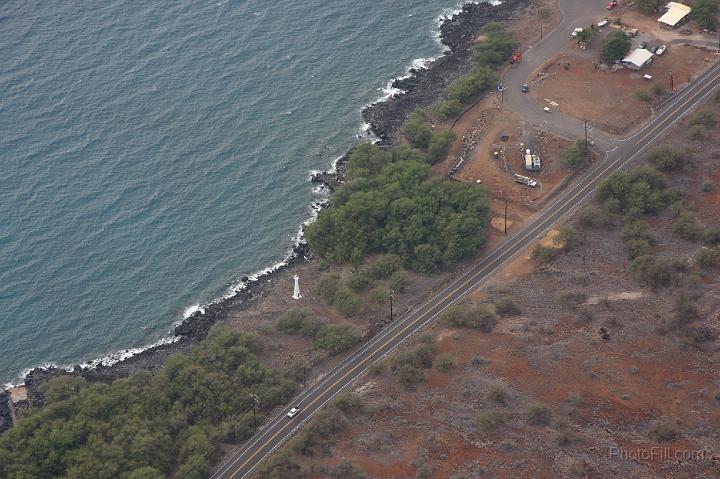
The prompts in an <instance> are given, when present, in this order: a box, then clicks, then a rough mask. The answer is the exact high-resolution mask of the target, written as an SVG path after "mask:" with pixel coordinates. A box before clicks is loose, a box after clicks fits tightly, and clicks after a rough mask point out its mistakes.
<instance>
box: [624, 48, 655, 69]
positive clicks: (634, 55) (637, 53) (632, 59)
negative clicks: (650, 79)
mask: <svg viewBox="0 0 720 479" xmlns="http://www.w3.org/2000/svg"><path fill="white" fill-rule="evenodd" d="M652 56H653V54H652V53H650V52H649V51H648V50H645V49H644V48H636V49H635V50H633V51H632V52H630V55H628V56H626V57H625V58H623V63H632V64H633V65H635V66H637V67H638V68H640V67H641V66H643V65H645V64H646V63H647V62H648V60H650V59H651V58H652Z"/></svg>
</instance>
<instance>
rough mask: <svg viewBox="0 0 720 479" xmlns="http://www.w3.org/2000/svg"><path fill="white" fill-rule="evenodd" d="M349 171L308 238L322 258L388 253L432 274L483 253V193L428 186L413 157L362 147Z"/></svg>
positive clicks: (409, 152) (422, 163)
mask: <svg viewBox="0 0 720 479" xmlns="http://www.w3.org/2000/svg"><path fill="white" fill-rule="evenodd" d="M348 171H349V181H348V182H347V183H346V184H345V185H343V186H342V187H340V188H338V189H337V190H336V191H335V193H334V194H333V196H332V198H331V201H330V206H329V207H328V208H326V209H325V210H323V211H322V212H321V213H320V215H319V217H318V220H317V221H316V222H314V223H312V224H310V225H308V226H307V228H306V230H305V234H306V237H307V240H308V242H309V244H310V247H311V248H312V250H313V251H314V252H315V253H316V254H318V255H319V256H320V257H322V258H325V259H327V260H331V261H337V262H348V261H350V260H351V258H353V257H354V256H357V255H361V256H365V255H367V254H370V253H392V254H396V255H398V256H399V257H400V258H401V259H402V262H403V263H404V265H405V266H406V267H408V268H410V269H414V270H417V271H420V272H424V273H431V272H434V271H437V270H439V269H442V268H447V267H450V266H452V265H454V264H455V263H457V261H459V260H460V259H462V258H465V257H467V256H469V255H471V254H473V253H475V252H476V251H477V250H478V249H479V248H481V247H482V246H483V245H484V243H485V236H484V233H485V227H486V223H487V216H488V211H489V203H488V199H487V196H486V194H485V192H484V190H482V189H481V188H477V187H473V186H470V185H465V184H461V183H456V182H451V181H448V180H445V179H438V178H431V177H430V168H429V166H428V164H427V161H426V160H425V159H424V155H423V154H422V153H420V152H418V151H417V150H413V149H410V148H407V147H399V148H392V149H382V148H378V147H377V146H374V145H363V146H360V147H358V148H356V149H355V150H354V151H353V153H352V154H351V156H350V159H349V164H348ZM348 290H349V289H348ZM350 292H352V291H350Z"/></svg>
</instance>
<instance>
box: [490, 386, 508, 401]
mask: <svg viewBox="0 0 720 479" xmlns="http://www.w3.org/2000/svg"><path fill="white" fill-rule="evenodd" d="M488 399H489V400H491V401H493V402H496V403H498V404H506V403H507V393H506V392H505V390H504V389H503V388H501V387H499V386H493V387H491V388H490V390H489V391H488Z"/></svg>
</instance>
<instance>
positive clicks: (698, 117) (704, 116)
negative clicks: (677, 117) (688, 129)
mask: <svg viewBox="0 0 720 479" xmlns="http://www.w3.org/2000/svg"><path fill="white" fill-rule="evenodd" d="M688 123H689V125H690V126H695V125H702V126H704V127H705V128H708V129H712V128H714V127H715V123H716V122H715V113H713V112H712V110H698V111H696V112H695V113H693V114H692V115H690V121H689V122H688Z"/></svg>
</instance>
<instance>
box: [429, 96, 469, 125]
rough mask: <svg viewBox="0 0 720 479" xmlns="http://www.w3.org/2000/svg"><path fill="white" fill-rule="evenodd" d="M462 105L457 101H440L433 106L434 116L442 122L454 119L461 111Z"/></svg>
mask: <svg viewBox="0 0 720 479" xmlns="http://www.w3.org/2000/svg"><path fill="white" fill-rule="evenodd" d="M462 108H463V107H462V104H461V103H460V102H459V101H457V100H440V101H439V102H437V104H436V105H435V110H434V111H435V116H437V117H438V119H439V120H441V121H444V120H448V119H450V118H455V117H456V116H458V115H459V114H460V112H461V111H462Z"/></svg>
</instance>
